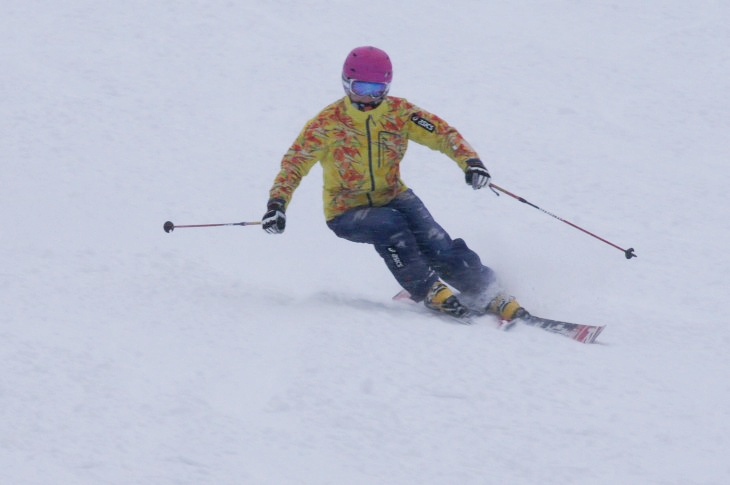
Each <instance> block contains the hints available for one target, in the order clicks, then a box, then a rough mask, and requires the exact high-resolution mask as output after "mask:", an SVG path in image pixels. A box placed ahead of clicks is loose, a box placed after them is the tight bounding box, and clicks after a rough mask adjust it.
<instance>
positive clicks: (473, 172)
mask: <svg viewBox="0 0 730 485" xmlns="http://www.w3.org/2000/svg"><path fill="white" fill-rule="evenodd" d="M466 165H467V167H466V171H465V174H466V183H467V185H471V188H472V189H474V190H477V189H481V188H484V187H486V186H487V185H489V180H490V179H491V178H492V176H491V175H489V170H487V167H485V166H484V164H483V163H482V161H481V160H479V159H478V158H470V159H469V160H467V161H466Z"/></svg>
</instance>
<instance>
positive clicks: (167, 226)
mask: <svg viewBox="0 0 730 485" xmlns="http://www.w3.org/2000/svg"><path fill="white" fill-rule="evenodd" d="M257 224H261V221H253V222H228V223H225V224H188V225H184V226H176V225H175V224H173V223H172V222H171V221H167V222H165V224H164V225H163V226H162V228H163V229H164V230H165V232H172V231H174V230H175V229H178V228H185V227H220V226H255V225H257Z"/></svg>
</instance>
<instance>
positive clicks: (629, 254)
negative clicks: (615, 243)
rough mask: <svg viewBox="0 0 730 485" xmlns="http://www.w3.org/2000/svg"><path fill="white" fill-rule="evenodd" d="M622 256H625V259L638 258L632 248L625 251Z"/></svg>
mask: <svg viewBox="0 0 730 485" xmlns="http://www.w3.org/2000/svg"><path fill="white" fill-rule="evenodd" d="M624 255H625V256H626V259H631V258H638V256H637V255H636V253H634V248H629V249H627V250H626V251H624Z"/></svg>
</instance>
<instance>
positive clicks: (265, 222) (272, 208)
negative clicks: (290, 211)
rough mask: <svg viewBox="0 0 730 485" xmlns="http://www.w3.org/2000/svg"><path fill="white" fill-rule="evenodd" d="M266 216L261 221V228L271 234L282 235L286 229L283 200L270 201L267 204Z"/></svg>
mask: <svg viewBox="0 0 730 485" xmlns="http://www.w3.org/2000/svg"><path fill="white" fill-rule="evenodd" d="M266 209H267V211H266V214H264V217H263V218H262V219H261V227H262V228H263V229H264V231H266V232H268V233H269V234H281V233H282V232H284V228H285V227H286V214H285V209H284V201H283V200H281V199H270V200H269V203H268V204H266Z"/></svg>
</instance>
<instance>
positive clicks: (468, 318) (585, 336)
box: [393, 290, 606, 344]
mask: <svg viewBox="0 0 730 485" xmlns="http://www.w3.org/2000/svg"><path fill="white" fill-rule="evenodd" d="M393 300H395V301H405V302H411V303H415V302H414V301H413V300H412V299H411V295H410V293H408V291H406V290H401V291H400V292H398V294H396V295H395V296H393ZM484 315H492V316H494V317H496V318H497V319H498V320H499V322H498V323H497V328H498V329H500V330H504V331H507V330H509V329H511V328H513V327H514V326H515V325H516V324H517V323H522V324H525V325H529V326H531V327H537V328H541V329H543V330H545V331H547V332H550V333H556V334H558V335H562V336H564V337H568V338H571V339H573V340H575V341H578V342H581V343H584V344H592V343H594V342H595V341H596V339H597V338H598V336H599V335H600V333H601V332H602V331H603V329H604V328H606V326H605V325H586V324H582V323H571V322H563V321H560V320H551V319H549V318H542V317H538V316H535V315H531V314H530V313H527V312H525V314H524V315H521V316H520V317H518V318H515V319H513V320H502V319H500V318H499V316H497V315H493V314H490V313H486V312H484V311H483V310H476V309H473V308H472V309H470V313H469V314H467V315H465V316H463V317H455V316H452V315H446V314H444V315H443V316H447V317H449V319H451V320H456V321H458V322H459V323H463V324H466V325H471V324H473V323H475V317H481V316H484Z"/></svg>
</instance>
